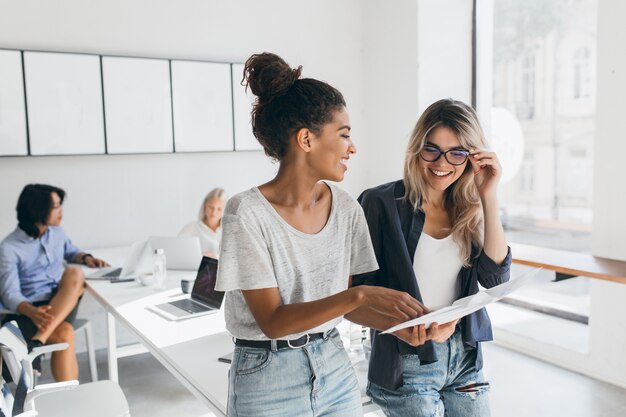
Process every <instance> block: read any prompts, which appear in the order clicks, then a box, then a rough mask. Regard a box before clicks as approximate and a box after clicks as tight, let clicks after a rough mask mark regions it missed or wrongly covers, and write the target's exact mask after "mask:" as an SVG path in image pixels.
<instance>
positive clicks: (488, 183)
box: [469, 150, 508, 264]
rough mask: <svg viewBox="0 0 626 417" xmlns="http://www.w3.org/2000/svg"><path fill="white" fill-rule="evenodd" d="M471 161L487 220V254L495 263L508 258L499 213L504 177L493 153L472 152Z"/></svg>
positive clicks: (485, 247)
mask: <svg viewBox="0 0 626 417" xmlns="http://www.w3.org/2000/svg"><path fill="white" fill-rule="evenodd" d="M469 161H470V163H471V164H472V169H473V170H474V182H475V183H476V188H478V193H479V194H480V200H481V202H482V206H483V215H484V220H485V243H484V251H485V254H486V255H487V256H488V257H489V258H491V259H492V260H493V261H494V262H495V263H497V264H501V263H502V261H504V258H506V255H507V253H508V247H507V244H506V238H505V237H504V229H503V228H502V222H501V221H500V215H499V213H498V196H497V187H498V183H499V182H500V177H501V176H502V167H501V166H500V162H499V161H498V156H497V155H496V154H495V153H493V152H486V151H478V150H472V152H471V156H470V157H469Z"/></svg>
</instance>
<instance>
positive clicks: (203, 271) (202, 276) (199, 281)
mask: <svg viewBox="0 0 626 417" xmlns="http://www.w3.org/2000/svg"><path fill="white" fill-rule="evenodd" d="M216 280H217V259H213V258H209V257H208V256H204V257H203V258H202V262H201V263H200V268H199V269H198V275H197V276H196V282H195V283H194V284H193V290H192V291H191V298H192V299H193V300H196V301H200V302H202V303H205V304H208V305H210V306H211V307H214V308H216V309H219V308H220V307H221V306H222V300H223V299H224V293H223V292H221V291H215V282H216Z"/></svg>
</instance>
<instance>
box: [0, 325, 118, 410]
mask: <svg viewBox="0 0 626 417" xmlns="http://www.w3.org/2000/svg"><path fill="white" fill-rule="evenodd" d="M0 344H1V345H0V350H1V352H2V357H3V358H4V360H5V362H6V365H7V369H8V370H9V373H10V374H11V377H12V378H13V380H14V381H20V383H22V381H23V383H22V387H21V388H20V384H18V388H17V389H16V394H15V397H16V399H17V397H18V391H20V389H21V391H20V397H24V407H23V411H31V410H39V411H40V412H41V414H42V415H44V416H46V417H85V416H90V417H129V416H130V411H129V407H128V402H127V401H126V397H125V396H124V393H123V392H122V389H121V388H120V386H119V385H118V384H117V383H116V382H113V381H98V382H90V383H86V384H82V385H78V381H65V382H57V383H52V384H42V385H37V386H35V383H34V375H33V368H32V359H33V358H35V357H36V356H38V355H41V354H43V353H46V352H52V351H56V350H59V349H66V348H67V343H57V344H55V345H44V346H41V347H37V348H34V349H33V351H32V352H31V353H28V348H27V346H26V342H25V341H24V339H23V338H22V337H21V333H20V332H19V328H18V327H17V325H16V323H15V322H10V323H6V324H5V325H4V326H3V327H2V328H1V329H0ZM23 392H25V394H22V393H23ZM44 394H47V395H44ZM16 411H18V412H19V411H21V410H19V409H17V410H16Z"/></svg>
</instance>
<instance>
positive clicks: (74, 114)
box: [24, 51, 104, 155]
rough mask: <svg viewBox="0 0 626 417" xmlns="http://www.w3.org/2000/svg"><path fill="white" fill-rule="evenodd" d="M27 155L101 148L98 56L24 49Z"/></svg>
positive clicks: (92, 151) (87, 151)
mask: <svg viewBox="0 0 626 417" xmlns="http://www.w3.org/2000/svg"><path fill="white" fill-rule="evenodd" d="M24 74H25V84H26V100H27V103H28V127H29V140H30V153H31V155H80V154H102V153H104V119H103V113H102V87H101V81H100V80H101V78H100V57H99V56H97V55H84V54H65V53H52V52H28V51H27V52H24Z"/></svg>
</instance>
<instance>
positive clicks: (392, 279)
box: [347, 99, 511, 417]
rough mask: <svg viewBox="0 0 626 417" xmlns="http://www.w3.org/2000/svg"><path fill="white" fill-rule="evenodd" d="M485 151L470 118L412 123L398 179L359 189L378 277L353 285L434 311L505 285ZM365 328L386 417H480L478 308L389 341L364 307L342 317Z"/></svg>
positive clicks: (440, 104) (495, 176)
mask: <svg viewBox="0 0 626 417" xmlns="http://www.w3.org/2000/svg"><path fill="white" fill-rule="evenodd" d="M485 149H486V144H485V138H484V134H483V131H482V129H481V127H480V124H479V122H478V118H477V116H476V113H475V112H474V110H473V109H472V108H471V107H469V106H468V105H466V104H464V103H462V102H460V101H455V100H452V99H445V100H440V101H437V102H436V103H434V104H432V105H431V106H430V107H428V108H427V109H426V111H425V112H424V113H423V114H422V116H421V117H420V118H419V120H418V121H417V125H416V126H415V129H414V130H413V133H412V136H411V140H410V143H409V146H408V150H407V155H406V160H405V166H404V179H403V180H400V181H396V182H392V183H388V184H383V185H381V186H378V187H375V188H372V189H369V190H366V191H365V192H364V193H363V194H362V195H361V196H360V197H359V202H360V203H361V205H362V206H363V209H364V211H365V216H366V218H367V222H368V226H369V230H370V235H371V238H372V243H373V245H374V250H375V252H376V258H377V261H378V264H379V266H380V269H379V270H378V271H375V272H372V273H368V274H363V275H360V276H356V277H354V279H353V285H361V284H366V285H378V286H382V287H387V288H393V289H396V290H400V291H405V292H407V293H409V294H410V295H412V296H414V297H415V298H417V299H418V300H419V301H421V302H422V303H423V304H424V305H425V306H426V308H428V309H430V310H436V309H439V308H441V307H445V306H448V305H450V304H452V303H453V302H454V301H455V300H457V299H459V298H462V297H465V296H468V295H471V294H474V293H476V292H477V291H478V285H479V284H480V285H482V286H483V287H488V288H489V287H493V286H495V285H498V284H500V283H503V282H505V281H508V280H509V268H510V265H511V252H510V250H509V248H508V246H507V243H506V240H505V237H504V232H503V229H502V224H501V223H500V219H499V216H498V199H497V186H498V182H499V180H500V177H501V174H502V168H501V167H500V163H499V162H498V158H497V156H496V154H495V153H493V152H489V151H487V150H485ZM347 317H348V318H349V319H350V320H353V321H357V322H360V323H362V324H364V325H369V326H370V327H372V328H373V329H374V330H372V339H373V341H372V343H373V346H372V355H371V358H370V368H369V385H368V394H369V395H370V397H371V398H372V399H373V401H374V402H375V403H376V404H378V405H379V406H380V407H381V408H382V409H383V411H384V412H385V414H386V415H387V416H398V417H399V416H444V414H445V416H447V417H462V416H468V417H469V416H473V417H475V416H487V415H489V403H488V399H487V395H486V394H487V392H488V391H489V383H488V382H487V381H486V380H485V379H484V377H483V375H482V372H481V368H482V364H483V358H482V354H481V349H480V342H484V341H488V340H491V339H492V332H491V324H490V321H489V317H488V315H487V312H486V311H485V310H484V309H482V310H479V311H477V312H475V313H473V314H470V315H468V316H466V317H464V318H463V319H461V320H460V321H454V322H450V323H440V324H439V325H437V324H433V325H432V326H431V327H430V328H429V329H428V330H427V331H426V332H425V334H424V333H422V332H421V331H420V330H421V329H417V328H413V329H411V328H409V329H405V330H404V331H401V332H398V333H396V334H395V337H394V336H390V335H380V334H379V332H378V330H382V329H385V328H387V327H390V325H391V324H395V323H390V322H389V320H382V319H381V318H380V317H378V316H377V315H376V314H374V313H373V312H371V311H370V310H368V309H367V308H361V309H359V310H357V311H355V312H352V313H350V314H349V315H347Z"/></svg>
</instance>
